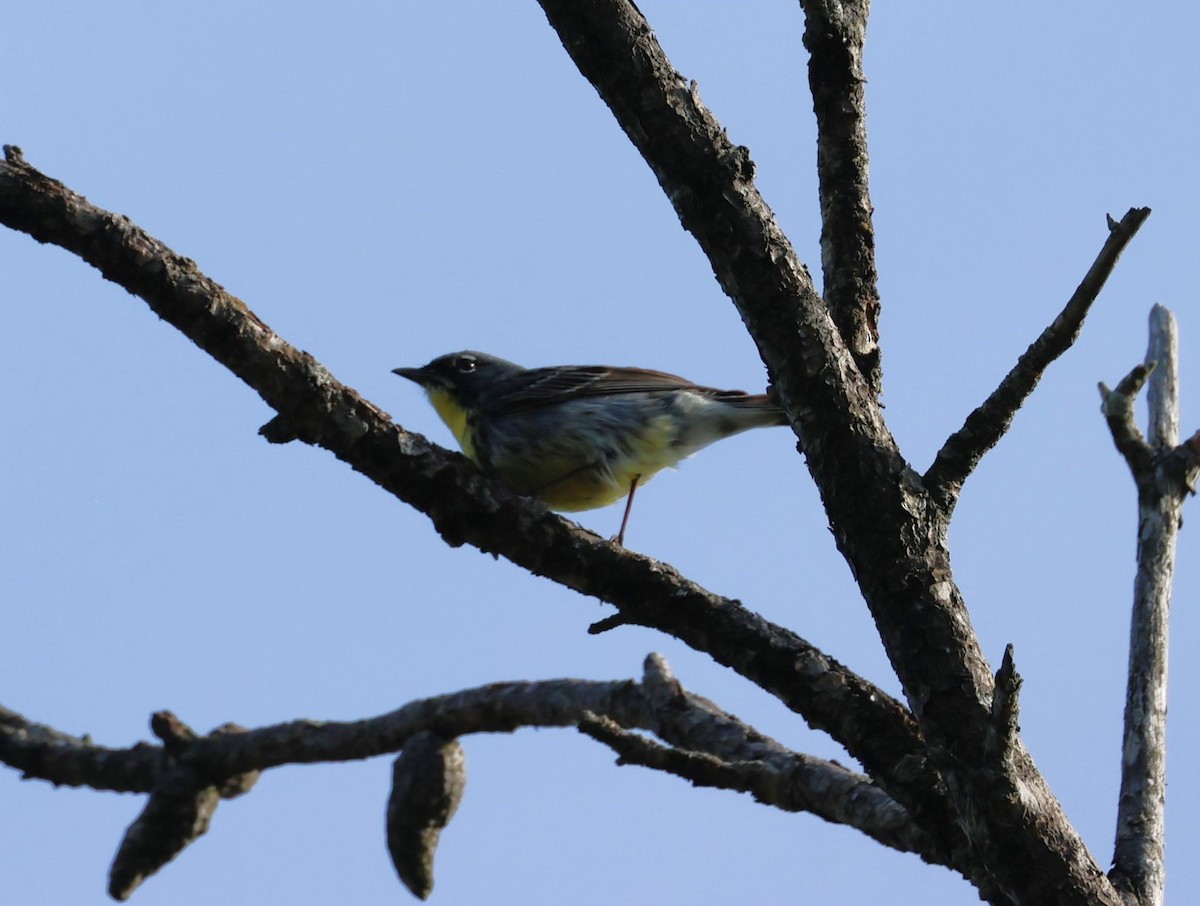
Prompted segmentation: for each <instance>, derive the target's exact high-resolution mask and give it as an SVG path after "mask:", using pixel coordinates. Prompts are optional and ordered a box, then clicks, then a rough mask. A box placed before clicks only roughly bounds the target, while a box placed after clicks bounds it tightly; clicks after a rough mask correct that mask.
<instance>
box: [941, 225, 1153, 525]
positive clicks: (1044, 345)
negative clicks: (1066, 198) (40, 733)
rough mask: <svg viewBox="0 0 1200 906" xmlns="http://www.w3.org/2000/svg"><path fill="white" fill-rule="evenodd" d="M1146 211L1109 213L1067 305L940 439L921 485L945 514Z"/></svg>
mask: <svg viewBox="0 0 1200 906" xmlns="http://www.w3.org/2000/svg"><path fill="white" fill-rule="evenodd" d="M1149 216H1150V209H1149V208H1130V210H1129V211H1128V212H1127V213H1126V214H1125V216H1124V217H1122V218H1121V221H1120V222H1119V223H1114V222H1113V221H1112V219H1111V218H1110V219H1109V234H1108V238H1107V239H1105V241H1104V246H1103V247H1102V248H1101V249H1100V254H1099V255H1097V256H1096V260H1095V262H1094V263H1093V264H1092V266H1091V268H1089V269H1088V272H1087V274H1085V275H1084V278H1083V281H1082V282H1081V283H1080V284H1079V287H1078V288H1077V289H1076V290H1075V293H1074V294H1073V295H1072V296H1071V298H1070V299H1069V300H1068V301H1067V304H1066V307H1065V308H1063V310H1062V311H1061V312H1059V315H1058V317H1057V318H1055V319H1054V321H1053V323H1051V324H1050V326H1049V327H1047V328H1046V329H1045V330H1043V331H1042V333H1041V336H1039V337H1038V338H1037V339H1036V340H1034V341H1033V344H1032V345H1030V347H1029V348H1028V349H1026V350H1025V352H1024V353H1023V354H1022V355H1021V357H1020V358H1019V359H1017V364H1016V365H1014V366H1013V368H1012V370H1011V371H1010V372H1009V373H1008V374H1006V375H1005V376H1004V380H1002V381H1001V382H1000V386H999V387H997V388H996V389H995V390H994V391H992V394H991V395H990V396H989V397H988V398H987V399H986V400H984V402H983V404H982V405H980V406H979V408H977V409H976V410H975V411H974V412H972V413H971V414H970V415H968V416H967V419H966V421H965V422H963V426H962V427H961V428H959V429H958V430H957V431H955V432H954V433H953V434H951V435H950V437H949V438H947V440H946V442H945V443H944V444H943V445H942V449H940V450H939V451H938V454H937V456H936V457H935V458H934V461H933V465H931V466H930V467H929V471H927V472H926V473H925V486H926V487H927V488H928V489H929V493H930V495H931V496H932V497H933V498H934V500H937V501H938V502H939V504H940V506H941V507H942V508H943V509H944V510H945V511H946V513H947V514H949V513H950V512H952V511H953V509H954V505H955V504H956V503H957V502H958V495H959V493H960V492H961V491H962V486H963V482H965V481H966V480H967V477H968V476H969V475H970V474H971V473H972V472H973V471H974V470H975V467H976V466H977V465H979V462H980V460H982V459H983V457H984V455H985V454H986V453H987V452H988V450H990V449H992V447H994V446H996V444H997V443H999V441H1000V438H1001V437H1003V436H1004V434H1005V432H1006V431H1008V429H1009V426H1010V425H1011V424H1012V422H1013V418H1014V417H1015V416H1016V414H1017V410H1018V409H1019V408H1021V406H1022V404H1024V402H1025V400H1026V399H1028V397H1029V394H1031V393H1032V392H1033V389H1034V388H1035V387H1036V386H1037V385H1038V382H1039V381H1040V380H1041V379H1042V374H1043V373H1044V372H1045V371H1046V369H1047V368H1048V367H1049V366H1050V363H1051V362H1053V361H1054V360H1055V359H1057V358H1058V357H1059V356H1061V355H1062V354H1063V353H1064V352H1066V351H1067V350H1068V349H1070V348H1071V346H1072V345H1073V344H1074V343H1075V340H1076V339H1077V338H1078V336H1079V331H1080V330H1081V329H1082V328H1083V320H1084V318H1085V317H1087V313H1088V310H1089V309H1090V308H1091V306H1092V303H1093V302H1095V301H1096V297H1097V296H1098V295H1100V290H1101V289H1103V288H1104V284H1105V282H1106V281H1107V280H1108V276H1109V274H1111V273H1112V271H1113V268H1114V267H1116V264H1117V259H1118V258H1120V257H1121V252H1123V251H1124V250H1125V246H1127V245H1128V244H1129V243H1130V241H1131V240H1132V239H1133V237H1134V236H1135V235H1136V234H1137V231H1138V229H1140V228H1141V225H1142V224H1143V223H1144V222H1145V220H1146V218H1147V217H1149Z"/></svg>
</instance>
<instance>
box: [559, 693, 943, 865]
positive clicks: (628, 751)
mask: <svg viewBox="0 0 1200 906" xmlns="http://www.w3.org/2000/svg"><path fill="white" fill-rule="evenodd" d="M579 729H580V731H582V732H583V733H585V734H586V735H588V736H590V737H592V738H593V739H596V740H598V741H599V742H602V743H604V744H605V745H607V746H608V747H609V748H611V749H612V750H613V751H614V752H616V753H617V754H618V755H619V756H620V758H619V759H618V762H617V763H618V764H637V765H641V766H642V767H647V768H653V769H655V770H659V771H665V772H667V773H669V774H675V775H677V776H679V777H683V778H684V779H686V780H690V781H691V782H692V783H693V784H694V785H696V786H707V787H716V788H718V789H725V790H735V791H737V792H740V793H750V794H751V795H753V796H754V799H755V801H757V802H761V803H763V804H765V805H771V806H774V807H776V808H779V809H783V810H784V811H788V812H811V813H812V814H814V815H816V816H817V817H819V818H824V819H825V820H826V821H829V822H831V823H834V824H846V825H850V826H851V827H854V828H856V829H857V830H860V831H862V832H863V833H864V834H866V835H867V836H869V837H871V838H872V839H873V840H875V841H876V842H878V843H882V844H883V845H884V846H887V847H889V848H891V849H895V850H898V851H900V852H913V853H917V854H918V855H920V856H921V857H922V858H923V859H925V861H927V862H939V861H940V858H941V854H940V853H939V852H938V851H937V849H936V847H934V846H933V845H932V841H930V839H929V838H928V837H927V836H926V835H925V834H924V833H922V832H921V831H920V830H919V829H918V828H917V827H916V826H915V825H914V824H913V823H912V819H911V817H910V816H909V814H908V813H907V812H906V811H905V810H904V809H903V808H901V807H900V806H899V805H898V804H897V803H896V801H895V800H894V799H892V798H891V797H889V796H887V795H886V794H885V793H884V792H883V791H882V790H880V789H879V787H877V786H875V785H874V784H873V783H871V781H870V779H869V778H867V777H864V776H863V775H861V774H856V773H854V772H853V771H848V770H846V769H845V768H843V767H842V766H841V765H839V764H837V763H835V762H831V761H826V760H824V759H821V758H814V757H812V756H810V755H802V754H799V753H792V754H791V756H790V757H788V758H780V757H777V758H773V759H771V760H769V761H759V760H756V761H726V760H724V759H722V758H719V757H717V756H716V755H710V754H708V753H706V752H697V751H691V750H688V749H680V748H672V747H669V746H664V745H661V744H659V743H656V742H654V741H653V740H652V739H649V738H648V737H645V736H642V735H640V734H637V733H631V732H629V731H626V730H623V729H621V727H620V725H619V724H617V723H616V722H615V721H612V720H610V719H609V718H606V717H600V716H597V715H594V714H593V715H589V716H588V717H586V718H585V719H584V720H583V721H581V722H580V724H579Z"/></svg>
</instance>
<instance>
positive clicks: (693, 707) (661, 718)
mask: <svg viewBox="0 0 1200 906" xmlns="http://www.w3.org/2000/svg"><path fill="white" fill-rule="evenodd" d="M7 715H8V718H9V719H8V720H6V722H5V729H6V732H7V733H13V734H21V733H29V732H31V731H32V732H40V734H41V735H42V736H44V737H46V742H45V745H53V746H58V747H60V748H61V747H62V746H64V743H63V742H62V739H61V734H56V733H55V732H54V731H45V732H41V731H43V730H44V728H39V727H37V725H32V724H29V723H28V722H26V721H24V720H23V719H22V718H20V717H19V716H17V715H15V714H12V713H11V712H7ZM598 719H603V720H604V721H610V722H611V724H612V726H613V727H617V728H626V729H628V728H636V729H642V730H649V731H651V732H654V733H656V734H658V735H660V736H661V737H662V738H663V739H665V740H666V741H667V742H669V743H671V744H672V745H674V746H681V745H682V746H685V748H683V749H674V750H668V751H679V752H681V753H682V755H681V756H680V757H681V758H682V759H683V763H688V762H689V759H694V758H699V757H701V755H703V757H704V758H709V759H711V760H712V763H713V764H717V765H720V764H726V763H732V764H734V765H735V766H736V776H739V777H746V778H750V780H748V781H747V783H749V784H750V785H744V784H743V785H741V786H739V785H737V784H734V785H732V786H731V788H734V789H744V790H746V791H751V792H755V793H756V795H759V797H760V798H761V799H762V801H764V802H769V803H771V804H775V805H778V806H780V807H783V808H786V809H788V810H789V811H811V812H813V813H814V814H816V815H818V816H820V817H823V818H825V819H826V820H829V821H835V822H837V823H841V824H847V825H849V826H851V827H855V828H856V829H858V830H861V831H863V832H864V833H866V834H868V835H870V836H872V837H873V838H875V839H877V840H879V841H880V842H882V843H885V844H886V845H888V846H893V847H895V848H899V849H902V850H904V851H912V852H917V853H919V854H920V855H921V857H922V858H924V859H925V860H926V861H930V862H935V863H938V864H947V862H946V856H945V853H944V851H943V849H942V847H941V846H940V845H939V844H938V843H937V842H936V841H935V840H934V839H933V838H932V837H930V836H929V835H928V834H925V833H924V832H922V831H921V830H920V829H919V828H918V827H917V825H916V824H915V823H914V822H913V821H912V818H911V816H910V815H909V814H908V813H907V811H906V810H905V809H904V808H903V807H901V806H900V805H899V804H898V803H896V802H895V800H894V799H892V798H891V797H889V796H888V795H887V794H886V793H884V792H883V791H882V790H881V789H880V788H879V787H878V786H877V785H876V784H874V783H872V782H871V781H870V779H869V778H867V777H865V776H863V775H860V774H856V773H854V772H852V771H849V770H847V769H845V768H843V767H841V766H840V765H837V764H836V763H833V762H826V761H823V760H821V759H815V758H811V757H808V756H803V755H799V754H798V753H795V752H792V751H790V750H789V749H787V748H785V747H784V746H781V745H780V744H779V743H777V742H775V741H774V740H772V739H770V738H768V737H766V736H763V735H762V734H761V733H758V732H757V731H755V730H754V729H753V728H751V727H748V726H746V725H745V724H742V723H741V722H740V721H738V720H737V719H736V718H735V717H733V716H732V715H729V714H727V713H725V712H723V711H721V710H720V709H719V708H717V707H716V706H715V705H713V704H712V702H709V701H708V700H707V699H704V698H702V697H701V696H697V695H694V694H693V693H690V692H687V691H686V690H684V689H683V688H682V686H680V685H679V683H678V681H676V680H675V679H674V677H673V676H672V675H671V671H670V668H669V667H668V666H667V664H666V662H665V661H664V660H663V659H662V658H661V657H660V656H657V655H652V656H651V657H649V658H647V661H646V665H645V677H644V680H643V682H642V683H641V684H640V685H639V684H637V683H635V682H632V681H624V682H607V683H602V682H586V681H582V680H547V681H542V682H530V683H496V684H492V685H488V686H483V687H479V688H476V689H470V690H465V691H463V692H459V693H455V694H453V695H443V696H437V697H435V698H430V699H424V700H420V701H414V702H411V703H409V704H407V705H405V706H403V707H402V708H399V709H398V710H396V711H393V712H391V713H389V714H385V715H382V716H380V717H376V718H370V719H366V720H359V721H354V722H350V723H334V722H329V723H325V722H318V721H309V720H302V721H293V722H291V723H287V724H279V725H276V726H273V727H263V728H260V729H256V730H244V729H243V728H241V727H234V726H231V725H226V726H223V727H219V728H217V730H215V731H213V733H211V734H209V735H208V736H199V735H198V734H196V733H194V732H193V731H191V730H190V729H189V728H188V727H186V725H184V724H183V723H182V722H180V721H179V720H178V718H176V717H175V716H174V715H172V714H170V713H169V712H160V713H158V714H155V715H154V717H153V719H152V721H151V726H152V728H153V730H154V732H155V734H156V735H157V736H159V737H160V739H162V741H163V745H162V747H157V746H149V745H146V744H139V745H138V746H135V747H134V748H132V749H126V750H115V749H110V750H105V751H106V752H107V753H108V757H109V759H110V760H112V761H121V760H128V761H130V762H132V763H133V765H134V768H133V770H136V771H138V772H144V773H145V775H146V776H145V777H144V778H140V782H139V783H138V784H137V785H138V787H139V788H141V789H142V790H143V791H146V790H148V791H149V792H150V794H151V795H150V798H149V801H148V802H147V805H146V807H145V809H144V810H143V811H142V813H141V814H140V815H139V816H138V818H137V819H136V820H135V821H134V823H133V824H132V825H131V826H130V828H129V830H128V831H127V832H126V834H125V837H124V840H123V842H122V844H121V847H120V849H119V851H118V853H117V857H116V859H115V860H114V862H113V867H112V871H111V875H110V892H111V893H112V895H113V896H114V897H116V898H117V899H125V898H127V897H128V896H129V895H130V894H131V893H132V892H133V891H134V890H135V889H136V888H137V887H138V886H139V885H140V884H141V883H142V881H144V880H145V879H146V878H147V877H149V876H150V875H151V874H153V873H154V872H156V871H158V870H159V869H160V868H162V867H163V866H164V865H165V864H166V863H167V862H169V861H170V860H171V859H173V858H174V857H175V856H176V855H178V854H179V852H181V851H182V850H183V849H184V848H185V847H186V846H187V845H188V844H190V843H191V842H193V841H194V840H196V839H198V838H199V837H200V836H201V835H202V834H204V833H205V832H206V831H207V830H208V827H209V825H210V823H211V820H212V817H213V814H214V812H215V809H216V806H217V803H218V801H219V799H222V798H232V797H234V796H237V795H241V794H242V793H244V792H246V791H247V790H248V789H249V788H250V787H251V786H252V785H253V783H254V782H255V781H256V780H257V778H258V775H259V772H260V771H262V770H264V769H268V768H272V767H279V766H281V765H284V764H308V763H314V762H336V761H348V760H357V759H361V758H369V757H373V756H376V755H381V754H386V753H387V752H394V751H398V750H404V752H405V753H406V755H407V756H409V757H408V760H407V761H404V758H405V756H402V758H401V761H403V762H404V764H403V765H400V762H398V765H400V766H398V767H397V769H396V772H394V773H396V776H397V777H398V778H399V782H398V785H395V786H394V789H393V794H392V798H391V801H390V805H389V810H388V814H389V819H388V827H389V848H390V849H391V851H392V854H393V859H394V861H396V864H397V869H398V871H401V877H402V879H403V880H404V881H405V883H406V884H407V885H408V886H409V887H410V888H411V889H413V891H414V892H415V893H417V894H418V895H422V894H421V892H422V891H424V893H425V894H426V895H427V894H428V891H429V890H431V889H432V873H431V867H432V851H433V850H432V846H433V845H434V844H436V838H437V833H439V832H440V830H441V828H442V827H444V826H445V824H446V822H447V821H448V820H449V817H450V815H451V814H452V812H453V807H452V806H453V804H455V803H456V802H457V800H458V798H459V797H460V796H461V787H462V784H463V782H464V780H465V774H464V773H463V771H462V766H461V764H460V763H459V762H460V761H461V758H460V757H459V756H458V755H455V754H454V753H453V752H450V753H449V755H448V756H447V755H445V754H442V755H438V754H437V752H441V751H442V749H443V748H444V744H445V743H446V742H447V741H448V740H454V739H457V738H458V737H459V736H462V735H466V734H468V733H486V732H511V731H513V730H515V729H518V728H520V727H526V726H541V727H546V726H562V727H566V726H572V725H578V724H580V723H581V722H586V721H588V720H592V721H595V720H598ZM52 737H53V739H52ZM2 738H3V737H2V736H0V739H2ZM424 738H428V739H430V740H436V744H435V745H434V746H433V749H430V747H429V746H428V745H426V744H425V743H421V742H419V740H421V739H424ZM414 744H415V745H416V746H417V749H416V750H413V751H415V752H417V754H415V755H414V754H412V753H411V752H410V746H412V745H414ZM689 744H690V746H694V747H695V748H691V747H689ZM456 745H457V743H454V744H453V746H456ZM453 746H452V748H453ZM94 748H95V747H94V746H93V745H92V744H91V743H90V742H87V741H84V740H77V741H76V743H75V744H73V745H70V746H69V747H68V750H67V751H64V752H62V753H60V755H59V757H58V758H57V760H56V767H57V769H59V770H63V771H64V772H65V773H66V775H67V776H77V775H78V773H79V772H78V769H76V768H73V767H72V766H71V764H70V762H71V761H72V760H80V761H83V762H87V761H88V760H89V758H90V757H91V753H90V751H89V750H91V749H94ZM418 750H419V751H418ZM434 750H436V751H434ZM0 751H3V749H2V747H0ZM147 752H150V753H153V755H154V758H153V759H149V760H148V759H147V758H146V757H145V755H146V753H147ZM447 758H449V760H447ZM418 762H419V764H418ZM674 763H675V762H674V761H670V762H669V763H664V764H663V765H661V767H664V768H666V767H667V766H668V764H674ZM648 766H659V765H648ZM428 769H432V770H434V773H435V774H439V772H440V774H439V776H443V777H444V779H445V780H446V781H447V782H448V783H449V784H450V785H449V786H448V787H446V788H445V790H444V794H443V793H436V792H431V790H433V789H434V787H436V788H437V789H442V787H441V786H438V785H437V784H433V785H432V786H431V784H430V783H428V782H425V781H422V782H416V781H414V780H413V779H412V777H411V776H410V775H411V774H412V771H414V770H415V771H417V772H421V771H427V770H428ZM447 771H449V773H446V772H447ZM397 772H398V773H397ZM673 772H674V773H681V772H680V771H673ZM423 776H424V775H423ZM683 776H687V777H689V778H690V777H691V775H690V774H687V773H683ZM731 776H732V775H731ZM42 779H46V780H50V781H52V782H57V779H58V778H57V777H56V776H54V775H51V776H45V775H42ZM426 780H428V777H427V778H426ZM151 781H152V782H151ZM719 785H722V786H730V784H726V783H722V784H719ZM414 797H415V798H414ZM401 866H403V870H401ZM950 867H958V866H954V865H950ZM960 870H961V868H960Z"/></svg>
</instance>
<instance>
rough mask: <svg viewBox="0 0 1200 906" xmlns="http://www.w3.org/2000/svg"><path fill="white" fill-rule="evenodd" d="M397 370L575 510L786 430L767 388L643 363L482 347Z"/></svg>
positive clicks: (549, 499)
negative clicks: (738, 441)
mask: <svg viewBox="0 0 1200 906" xmlns="http://www.w3.org/2000/svg"><path fill="white" fill-rule="evenodd" d="M392 373H393V374H396V375H399V376H400V377H403V378H407V379H408V380H410V381H413V382H415V383H416V384H418V385H419V386H421V387H422V388H423V389H424V390H425V393H426V395H427V396H428V398H429V402H430V403H431V404H432V405H433V408H434V410H435V411H436V412H437V414H438V415H439V416H440V417H441V419H442V421H443V422H445V424H446V426H447V427H448V428H449V429H450V431H451V433H452V434H453V435H454V437H455V439H456V440H457V441H458V444H459V446H460V447H461V449H462V452H463V453H464V454H465V455H466V456H467V458H468V459H470V460H471V461H472V462H474V463H475V464H476V465H478V466H479V467H480V468H482V469H483V470H484V471H485V472H488V473H490V474H492V475H494V476H496V477H497V478H499V479H500V480H501V481H502V482H503V483H504V484H505V485H507V486H508V487H509V488H511V489H512V490H514V491H516V492H517V493H519V494H524V495H532V496H535V497H537V498H539V499H540V500H541V501H542V502H543V503H545V504H546V505H547V506H548V507H550V508H551V509H553V510H561V511H565V512H576V511H579V510H590V509H595V508H597V507H602V506H607V505H608V504H610V503H614V502H616V501H617V500H619V499H621V498H622V497H625V498H626V502H625V513H624V515H623V516H622V518H621V528H620V531H619V532H618V533H617V536H616V539H615V540H616V542H617V544H619V545H622V546H623V545H624V543H625V530H626V527H627V526H628V524H629V513H630V510H631V509H632V507H633V496H634V494H635V493H636V491H637V489H638V487H639V486H640V485H643V484H645V483H646V482H647V481H649V480H650V478H651V477H652V476H653V475H654V474H655V473H657V472H659V471H660V470H662V469H664V468H666V467H668V466H674V465H676V464H677V463H678V462H680V461H681V460H683V459H685V458H687V457H688V456H691V455H692V454H693V453H695V452H696V451H697V450H700V449H702V448H703V447H706V446H708V445H709V444H711V443H714V442H715V441H718V440H721V439H722V438H725V437H730V436H732V435H734V434H738V433H740V432H742V431H746V430H749V429H750V428H763V427H769V426H772V425H786V424H787V423H788V420H787V416H786V414H785V413H784V411H783V409H781V408H780V407H779V406H778V405H777V404H776V403H775V401H774V400H773V399H772V398H771V396H770V395H768V394H750V393H745V392H744V391H741V390H716V389H714V388H712V387H704V386H701V385H699V384H694V383H692V382H691V381H689V380H687V379H686V378H682V377H679V376H677V375H674V374H667V373H665V372H662V371H651V370H649V369H646V368H621V367H613V366H609V365H559V366H553V367H548V368H523V367H521V366H520V365H517V364H515V363H514V362H509V361H507V360H505V359H501V358H497V357H496V356H492V355H488V354H486V353H483V352H476V351H474V350H469V349H468V350H463V351H462V352H452V353H449V354H447V355H443V356H439V357H438V358H436V359H434V360H433V361H432V362H430V363H429V364H428V365H423V366H421V367H419V368H394V369H392Z"/></svg>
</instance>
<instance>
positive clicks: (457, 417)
mask: <svg viewBox="0 0 1200 906" xmlns="http://www.w3.org/2000/svg"><path fill="white" fill-rule="evenodd" d="M425 392H426V393H427V394H428V395H429V402H430V403H432V404H433V408H434V410H435V411H436V412H437V414H438V416H439V417H440V418H441V420H442V421H444V422H445V423H446V427H447V428H449V429H450V432H451V433H452V434H453V435H454V439H455V440H457V441H458V445H459V447H461V448H462V451H463V455H464V456H466V457H467V459H469V460H471V461H472V462H478V461H479V460H478V459H476V458H475V441H474V438H472V436H471V429H470V426H469V425H468V424H467V410H466V409H464V408H463V407H462V406H460V405H459V404H458V401H457V400H455V399H454V397H453V396H451V395H450V393H449V392H447V391H446V390H443V389H441V388H440V387H430V388H428V389H427V390H426V391H425Z"/></svg>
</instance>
